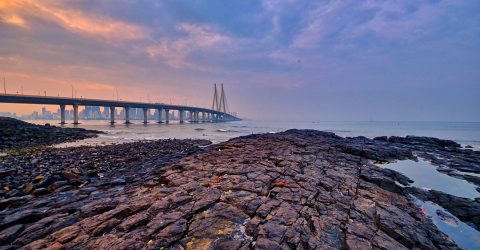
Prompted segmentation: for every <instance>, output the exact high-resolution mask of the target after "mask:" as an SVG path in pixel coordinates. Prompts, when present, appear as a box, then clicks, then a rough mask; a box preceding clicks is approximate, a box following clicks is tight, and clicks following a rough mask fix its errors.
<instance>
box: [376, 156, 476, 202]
mask: <svg viewBox="0 0 480 250" xmlns="http://www.w3.org/2000/svg"><path fill="white" fill-rule="evenodd" d="M381 167H384V168H389V169H392V170H395V171H397V172H400V173H402V174H404V175H405V176H407V177H408V178H410V179H411V180H413V181H414V182H413V183H412V186H414V187H418V188H424V189H433V190H437V191H442V192H444V193H447V194H451V195H455V196H457V197H464V198H470V199H475V198H476V197H480V193H479V192H478V191H477V190H476V189H475V188H476V186H475V185H474V184H471V183H469V182H467V181H465V180H461V179H458V178H455V177H452V176H449V175H446V174H443V173H441V172H438V171H437V170H436V168H437V167H436V166H433V165H431V164H430V163H429V162H428V161H425V160H422V159H419V160H418V161H412V160H404V161H397V162H393V163H388V164H382V165H381Z"/></svg>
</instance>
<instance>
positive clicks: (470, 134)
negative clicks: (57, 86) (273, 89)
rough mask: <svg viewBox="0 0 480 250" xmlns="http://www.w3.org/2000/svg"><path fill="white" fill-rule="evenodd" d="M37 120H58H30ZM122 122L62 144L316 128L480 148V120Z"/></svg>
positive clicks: (218, 138) (91, 123)
mask: <svg viewBox="0 0 480 250" xmlns="http://www.w3.org/2000/svg"><path fill="white" fill-rule="evenodd" d="M28 122H32V123H36V124H45V123H50V124H52V125H55V123H57V121H42V120H32V121H28ZM132 122H133V124H128V125H126V124H123V123H121V122H118V123H116V124H115V125H110V124H109V122H108V121H106V120H86V121H81V124H79V125H73V124H66V125H64V126H65V127H74V126H78V127H80V128H85V129H95V130H101V131H103V132H105V133H104V134H101V135H100V136H99V137H97V138H91V139H86V140H82V141H78V142H73V143H64V144H60V145H58V147H68V146H78V145H105V144H113V143H124V142H131V141H140V140H156V139H174V138H176V139H186V138H189V139H207V140H210V141H212V142H213V143H219V142H223V141H226V140H229V139H231V138H234V137H238V136H243V135H249V134H256V133H277V132H281V131H285V130H288V129H294V128H295V129H315V130H321V131H328V132H333V133H335V134H337V135H339V136H343V137H354V136H365V137H368V138H373V137H376V136H407V135H416V136H431V137H436V138H440V139H449V140H454V141H456V142H458V143H460V144H461V145H462V146H471V147H473V149H474V150H480V122H419V121H259V120H241V121H233V122H221V123H210V122H205V123H189V122H186V123H183V124H179V123H178V121H170V124H164V123H163V124H158V123H156V122H154V121H151V122H149V123H148V124H143V123H142V121H132Z"/></svg>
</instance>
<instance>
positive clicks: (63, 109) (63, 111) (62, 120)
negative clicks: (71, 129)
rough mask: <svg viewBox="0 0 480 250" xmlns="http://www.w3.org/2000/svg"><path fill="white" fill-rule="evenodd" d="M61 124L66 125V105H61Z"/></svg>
mask: <svg viewBox="0 0 480 250" xmlns="http://www.w3.org/2000/svg"><path fill="white" fill-rule="evenodd" d="M60 124H65V104H60Z"/></svg>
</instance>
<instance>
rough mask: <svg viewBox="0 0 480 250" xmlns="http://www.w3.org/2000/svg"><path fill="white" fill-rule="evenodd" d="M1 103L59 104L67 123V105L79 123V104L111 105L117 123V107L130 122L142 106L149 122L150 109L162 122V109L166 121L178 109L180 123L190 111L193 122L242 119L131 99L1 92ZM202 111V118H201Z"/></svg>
mask: <svg viewBox="0 0 480 250" xmlns="http://www.w3.org/2000/svg"><path fill="white" fill-rule="evenodd" d="M0 103H23V104H45V105H59V106H60V119H61V124H65V107H66V106H67V105H72V106H73V123H74V124H78V120H79V116H78V108H79V106H101V107H110V123H115V108H124V109H125V123H127V124H128V123H130V115H129V111H130V109H131V108H140V109H142V110H143V122H144V123H147V122H148V121H147V116H148V110H150V109H154V110H158V122H159V123H162V122H163V118H162V110H164V111H165V114H166V115H165V123H168V122H169V115H168V114H170V112H171V111H178V113H179V118H180V123H183V122H184V120H185V113H186V112H189V114H190V119H191V121H192V122H200V121H204V122H205V121H212V122H217V121H233V120H240V119H239V118H237V117H235V116H233V115H230V114H228V113H224V112H220V111H217V110H212V109H207V108H199V107H191V106H182V105H169V104H164V103H145V102H129V101H115V100H100V99H84V98H68V97H54V96H34V95H12V94H0ZM200 113H201V115H202V116H201V118H200Z"/></svg>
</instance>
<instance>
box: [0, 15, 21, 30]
mask: <svg viewBox="0 0 480 250" xmlns="http://www.w3.org/2000/svg"><path fill="white" fill-rule="evenodd" d="M2 21H3V22H4V23H7V24H12V25H16V26H20V27H27V23H26V22H25V20H23V19H22V18H21V17H19V16H16V15H13V16H8V17H2Z"/></svg>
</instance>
